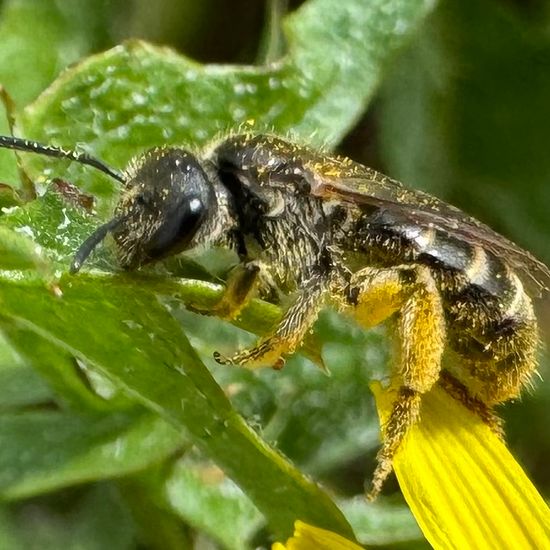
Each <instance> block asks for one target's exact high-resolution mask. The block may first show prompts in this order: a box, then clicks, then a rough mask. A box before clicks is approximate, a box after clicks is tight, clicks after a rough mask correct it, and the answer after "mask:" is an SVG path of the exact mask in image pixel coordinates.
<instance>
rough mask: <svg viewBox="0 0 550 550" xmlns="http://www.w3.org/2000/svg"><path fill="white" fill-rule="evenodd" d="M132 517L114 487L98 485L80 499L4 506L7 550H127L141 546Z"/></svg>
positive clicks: (0, 531) (0, 513)
mask: <svg viewBox="0 0 550 550" xmlns="http://www.w3.org/2000/svg"><path fill="white" fill-rule="evenodd" d="M136 539H137V536H136V529H135V526H134V524H133V521H132V518H131V516H130V514H129V513H128V510H127V509H126V507H125V503H124V501H123V500H122V499H121V498H120V495H119V494H118V491H117V489H116V487H115V486H113V485H112V484H108V483H102V484H95V485H93V486H91V487H89V488H86V490H83V491H82V492H81V493H80V494H79V495H75V494H72V495H71V494H64V493H55V494H54V495H52V496H51V497H50V498H43V499H41V500H40V501H36V500H31V501H27V502H25V503H18V504H12V505H11V506H6V505H4V506H0V547H1V548H2V550H20V549H21V548H26V549H29V550H34V549H37V550H38V549H40V550H59V548H66V549H69V550H103V549H105V548H109V550H128V549H129V548H134V547H135V544H136V543H137V540H136Z"/></svg>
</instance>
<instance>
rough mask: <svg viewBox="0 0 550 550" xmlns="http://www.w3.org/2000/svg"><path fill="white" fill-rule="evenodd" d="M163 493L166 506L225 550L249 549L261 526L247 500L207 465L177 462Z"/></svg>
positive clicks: (260, 520)
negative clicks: (225, 549)
mask: <svg viewBox="0 0 550 550" xmlns="http://www.w3.org/2000/svg"><path fill="white" fill-rule="evenodd" d="M162 493H163V498H164V499H165V502H166V506H169V507H170V508H171V509H172V510H173V511H174V512H176V513H177V514H178V515H180V516H181V517H182V518H183V519H184V520H185V521H186V523H188V524H189V525H192V526H193V527H194V528H196V529H198V530H200V531H202V532H205V533H207V534H208V535H210V537H212V538H213V539H214V540H217V541H218V542H220V543H221V544H222V545H223V547H224V548H227V549H233V550H240V549H241V548H246V547H248V544H247V543H249V542H250V538H251V537H252V535H253V534H254V532H255V531H256V529H258V527H259V526H261V525H262V523H263V519H262V515H261V514H260V512H259V511H258V509H257V508H256V507H255V506H254V505H253V504H252V502H251V501H250V499H249V498H248V497H247V496H246V495H245V494H244V493H243V492H242V491H241V490H240V489H239V488H238V487H237V486H236V485H235V484H234V483H233V482H232V481H231V480H229V479H227V478H226V477H224V475H223V473H222V472H220V470H218V469H216V468H215V467H214V466H212V465H210V464H208V463H200V464H193V463H192V462H191V461H180V462H178V463H177V465H176V466H175V468H174V470H173V471H172V472H171V473H170V475H169V476H168V478H167V479H166V481H165V485H164V487H163V489H162ZM205 512H206V513H205Z"/></svg>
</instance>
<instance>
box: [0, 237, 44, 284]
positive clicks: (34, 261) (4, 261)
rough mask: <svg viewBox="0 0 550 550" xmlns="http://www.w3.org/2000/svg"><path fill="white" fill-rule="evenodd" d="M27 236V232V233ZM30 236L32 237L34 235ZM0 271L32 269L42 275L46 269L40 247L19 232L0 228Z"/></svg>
mask: <svg viewBox="0 0 550 550" xmlns="http://www.w3.org/2000/svg"><path fill="white" fill-rule="evenodd" d="M27 234H28V232H27ZM31 235H32V236H34V234H32V232H31ZM0 269H5V270H26V269H34V270H35V271H37V272H38V273H44V272H45V271H47V269H48V265H47V262H46V260H45V258H44V257H43V255H42V250H41V249H40V246H39V245H38V244H37V243H36V242H34V241H33V240H31V239H30V238H29V237H26V236H24V235H23V234H22V230H20V232H16V231H12V230H11V229H8V228H7V227H4V226H0Z"/></svg>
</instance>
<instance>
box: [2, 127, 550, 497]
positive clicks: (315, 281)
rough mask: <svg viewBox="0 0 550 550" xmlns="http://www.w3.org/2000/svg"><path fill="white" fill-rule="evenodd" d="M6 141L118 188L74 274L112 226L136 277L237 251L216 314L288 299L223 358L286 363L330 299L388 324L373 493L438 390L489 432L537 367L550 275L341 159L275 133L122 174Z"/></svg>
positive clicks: (160, 154)
mask: <svg viewBox="0 0 550 550" xmlns="http://www.w3.org/2000/svg"><path fill="white" fill-rule="evenodd" d="M0 146H1V147H7V148H11V149H19V150H23V151H33V152H35V153H41V154H45V155H50V156H56V157H67V158H70V159H72V160H74V161H76V162H80V163H84V164H88V165H91V166H93V167H95V168H97V169H99V170H101V171H103V172H105V173H107V174H108V175H110V176H111V177H113V178H114V179H116V180H118V181H119V182H120V183H121V184H122V186H123V189H122V193H121V196H120V200H119V202H118V204H117V206H116V208H115V213H114V217H113V219H112V220H110V221H109V222H107V223H106V224H104V225H102V226H100V227H99V228H98V229H97V230H96V231H95V232H94V233H93V234H92V235H91V236H90V237H89V238H88V239H87V240H86V241H85V242H84V243H83V244H82V246H81V247H80V248H79V250H78V251H77V252H76V254H75V256H74V260H73V262H72V265H71V271H72V272H73V273H76V272H77V271H78V270H79V269H80V268H81V266H82V265H83V263H84V262H85V261H86V259H87V258H88V256H89V255H90V254H91V252H92V251H93V250H94V249H95V248H96V247H97V245H98V244H99V243H101V242H102V241H103V240H104V239H105V237H106V236H107V235H111V236H112V238H113V240H114V243H115V250H116V254H117V257H118V262H119V264H120V266H121V267H122V268H124V269H128V270H133V269H137V268H139V267H141V266H143V265H146V264H150V263H153V262H157V261H159V260H160V259H162V258H165V257H167V256H171V255H175V254H178V253H180V252H182V251H185V250H190V249H193V248H197V247H205V246H206V247H227V248H230V249H233V250H235V251H236V252H237V253H238V256H239V258H240V263H239V264H238V266H237V267H236V268H235V269H234V270H233V271H232V272H231V273H230V275H229V277H228V281H227V286H226V290H225V292H224V294H223V295H222V297H221V298H220V300H219V303H218V304H216V305H215V306H214V308H213V311H211V312H210V313H212V312H213V313H216V314H219V315H221V316H223V317H225V318H232V317H235V316H237V315H238V314H239V312H240V311H241V309H242V308H243V307H244V306H245V305H246V304H247V302H248V301H249V300H250V299H251V297H252V296H254V295H255V293H256V292H257V291H258V289H262V288H263V289H264V290H265V288H266V287H267V288H275V289H276V290H277V291H279V292H282V293H283V294H285V295H289V296H291V297H292V300H291V303H290V306H289V307H288V309H287V310H286V312H285V313H284V315H283V317H282V320H281V321H280V323H279V324H278V326H277V327H276V328H275V329H274V330H273V332H272V333H271V334H269V335H267V336H266V337H264V338H262V339H261V340H260V341H259V342H258V343H257V344H256V345H255V346H253V347H251V348H249V349H244V350H240V351H238V352H236V353H235V354H234V355H232V356H230V357H224V356H222V355H220V354H219V353H216V354H215V358H216V360H217V361H218V362H219V363H222V364H232V365H241V366H244V367H249V368H252V367H257V366H263V365H271V366H275V367H276V368H280V367H281V366H282V365H283V364H284V357H285V356H286V355H289V354H292V353H294V351H295V350H296V349H297V348H299V346H300V344H301V342H302V340H303V339H304V337H305V335H306V334H307V333H308V331H309V330H310V329H311V327H312V325H313V323H314V322H315V320H316V318H317V316H318V313H319V311H320V310H321V309H322V308H323V307H325V306H326V305H331V306H335V307H336V308H337V309H338V310H340V311H344V312H348V313H350V314H351V315H352V316H353V317H354V318H355V319H356V320H357V321H358V322H359V323H360V324H361V325H362V326H364V327H372V326H375V325H378V324H379V323H382V322H384V321H389V322H390V323H391V325H392V326H393V328H394V333H395V335H396V341H397V349H398V353H397V357H396V359H395V365H394V367H393V375H394V378H395V379H396V380H397V381H398V385H399V391H398V397H397V399H396V401H395V404H394V406H393V410H392V412H391V414H390V417H389V420H388V421H387V425H386V426H385V437H384V441H383V443H382V446H381V449H380V450H379V452H378V455H377V466H376V469H375V472H374V474H373V479H372V485H371V489H370V493H369V495H370V496H371V497H372V498H374V497H375V496H376V495H377V494H378V493H379V492H380V490H381V488H382V486H383V483H384V481H385V479H386V478H387V476H388V475H389V474H390V473H391V471H392V459H393V457H394V455H395V452H396V450H397V449H398V448H399V445H400V444H401V442H402V441H403V438H404V436H405V434H406V433H407V431H408V430H409V428H410V427H411V426H412V425H414V424H415V422H417V420H418V418H419V414H420V409H421V403H422V396H423V395H424V394H425V393H426V392H428V391H429V390H430V389H431V388H432V387H433V386H434V385H435V384H439V385H440V386H441V387H442V388H443V389H444V390H445V391H447V392H448V393H449V394H450V395H451V396H452V397H454V398H455V399H457V400H459V401H460V402H462V403H463V404H464V405H465V406H466V407H468V408H469V409H470V410H472V411H473V412H475V413H476V414H477V415H478V416H479V417H480V418H481V419H482V420H483V421H484V422H486V423H487V424H489V425H490V426H491V427H492V428H493V430H494V431H496V432H497V433H499V434H500V433H501V424H500V420H499V418H498V416H497V415H496V414H495V412H494V407H495V406H496V405H498V404H500V403H502V402H505V401H507V400H509V399H512V398H515V397H517V396H518V395H519V394H520V392H521V390H522V388H524V386H526V385H527V384H528V383H529V382H530V380H531V379H532V377H533V375H534V373H535V371H536V368H537V354H538V347H539V335H538V327H537V319H536V316H535V312H534V309H533V303H532V298H534V297H535V296H536V295H538V294H540V293H541V292H542V291H543V290H547V288H548V286H549V282H550V270H549V269H548V267H546V266H545V265H544V264H543V263H541V262H540V261H539V260H537V259H536V258H535V257H534V256H532V255H531V254H530V253H529V252H526V251H525V250H522V249H521V248H520V247H518V246H517V245H515V244H514V243H512V242H511V241H509V240H507V239H506V238H504V237H503V236H501V235H499V234H498V233H496V232H495V231H493V230H492V229H490V228H489V227H487V226H486V225H484V224H482V223H481V222H479V221H477V220H476V219H474V218H472V217H469V216H467V215H466V214H465V213H463V212H462V211H460V210H458V209H457V208H454V207H453V206H450V205H448V204H446V203H444V202H442V201H441V200H438V199H437V198H435V197H433V196H431V195H428V194H426V193H423V192H420V191H416V190H411V189H408V188H406V187H404V186H403V185H402V184H400V183H399V182H397V181H395V180H393V179H391V178H389V177H388V176H385V175H383V174H381V173H379V172H377V171H375V170H373V169H371V168H367V167H366V166H363V165H361V164H358V163H356V162H354V161H352V160H350V159H348V158H344V157H339V156H329V155H327V154H324V153H321V152H317V151H315V150H312V149H310V148H308V147H305V146H301V145H297V144H294V143H290V142H288V141H285V140H283V139H281V138H279V137H276V136H272V135H252V134H241V135H232V136H229V137H227V138H225V139H224V140H222V141H219V142H217V143H215V144H213V145H212V146H210V147H209V148H208V149H207V150H205V151H204V152H203V153H202V154H201V155H200V156H197V155H195V154H193V153H192V152H190V151H188V150H186V149H183V148H179V147H164V148H156V149H152V150H149V151H147V152H145V153H144V154H141V155H139V156H138V157H136V158H135V159H134V160H132V161H131V162H130V163H129V165H128V167H127V168H126V169H125V171H124V172H123V173H118V172H117V171H115V170H113V169H112V168H109V167H108V166H106V165H105V164H104V163H102V162H101V161H99V160H97V159H94V158H93V157H90V156H88V155H85V154H82V153H78V152H75V151H65V150H62V149H58V148H55V147H49V146H44V145H40V144H37V143H35V142H31V141H26V140H21V139H17V138H1V140H0Z"/></svg>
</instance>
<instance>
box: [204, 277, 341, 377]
mask: <svg viewBox="0 0 550 550" xmlns="http://www.w3.org/2000/svg"><path fill="white" fill-rule="evenodd" d="M329 288H330V282H329V279H328V278H327V277H326V276H324V275H319V276H314V277H312V279H310V281H309V282H308V283H307V284H306V285H305V288H304V289H303V290H302V292H301V293H300V294H299V296H298V298H297V299H296V301H295V302H294V303H293V304H292V306H291V307H290V308H289V309H288V310H287V311H286V313H285V314H284V316H283V318H282V319H281V321H280V323H279V325H278V326H277V328H276V329H275V331H274V332H273V333H272V334H270V335H268V336H266V337H265V338H262V340H260V342H259V343H258V344H257V345H256V346H254V347H253V348H249V349H244V350H242V351H240V352H238V353H236V354H235V355H233V356H232V357H228V358H225V357H223V356H222V355H220V354H219V353H217V352H216V353H214V358H215V359H216V361H217V362H218V363H220V364H222V365H240V366H244V367H249V368H254V367H260V366H266V365H271V366H273V368H282V367H283V365H284V359H283V358H282V356H283V355H285V354H289V353H293V352H294V351H295V349H296V348H297V347H298V346H299V345H300V344H301V342H302V340H303V339H304V336H305V335H306V333H307V332H308V331H309V329H310V328H311V326H312V325H313V323H314V322H315V320H316V319H317V315H318V314H319V311H320V310H321V308H322V307H323V302H324V298H325V296H326V294H327V292H328V290H329Z"/></svg>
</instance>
